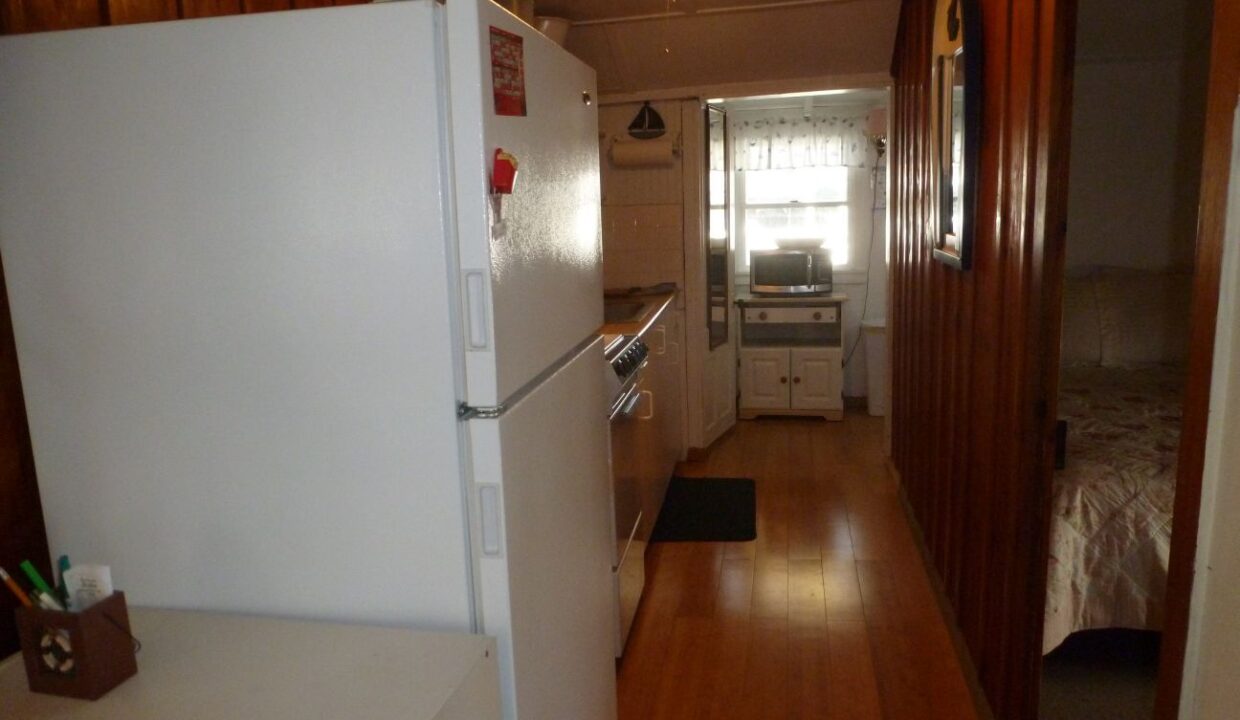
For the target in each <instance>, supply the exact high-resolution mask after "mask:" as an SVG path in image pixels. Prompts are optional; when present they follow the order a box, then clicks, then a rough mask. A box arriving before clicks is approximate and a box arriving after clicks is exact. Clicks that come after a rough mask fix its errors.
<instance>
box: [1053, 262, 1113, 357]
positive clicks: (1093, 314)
mask: <svg viewBox="0 0 1240 720" xmlns="http://www.w3.org/2000/svg"><path fill="white" fill-rule="evenodd" d="M1099 324H1100V320H1099V318H1098V296H1097V294H1096V293H1095V291H1094V279H1093V278H1092V277H1090V276H1085V277H1076V278H1074V277H1068V278H1065V279H1064V283H1063V326H1062V329H1061V331H1060V333H1061V334H1060V339H1059V362H1060V364H1062V365H1097V364H1099V363H1101V362H1102V334H1101V331H1100V330H1099Z"/></svg>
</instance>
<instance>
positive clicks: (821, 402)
mask: <svg viewBox="0 0 1240 720" xmlns="http://www.w3.org/2000/svg"><path fill="white" fill-rule="evenodd" d="M789 354H790V355H791V365H792V368H791V370H792V398H791V407H793V408H798V409H803V410H843V409H844V393H843V390H844V388H843V380H844V372H843V369H844V355H843V352H842V351H840V350H839V349H837V348H830V349H827V350H819V349H806V348H793V349H792V350H790V351H789Z"/></svg>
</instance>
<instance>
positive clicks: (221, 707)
mask: <svg viewBox="0 0 1240 720" xmlns="http://www.w3.org/2000/svg"><path fill="white" fill-rule="evenodd" d="M130 625H131V629H132V630H133V634H134V636H135V637H137V638H138V639H139V640H141V641H142V651H141V652H140V653H138V674H137V675H136V676H134V677H132V678H129V679H128V680H126V681H125V682H124V683H122V684H121V685H119V686H118V687H116V688H115V689H113V690H112V691H111V692H109V693H108V694H107V695H105V696H103V697H102V698H100V699H99V700H97V701H94V702H91V701H88V700H74V699H70V698H61V697H55V696H51V695H39V694H35V693H32V692H30V691H29V690H28V689H27V686H26V671H25V667H24V665H23V664H22V659H21V654H20V653H19V654H17V655H14V656H12V657H10V658H8V659H7V660H5V661H3V662H0V718H5V720H8V719H9V718H14V719H20V720H33V719H36V718H38V719H42V718H65V719H68V718H73V719H75V720H77V719H95V718H98V719H99V720H104V719H107V720H121V719H123V720H147V719H148V718H149V719H150V720H215V719H216V718H220V719H223V718H228V719H229V720H246V719H248V718H263V719H264V720H267V719H273V720H282V719H284V718H288V719H289V720H293V719H296V720H311V719H319V718H321V719H322V720H328V719H331V720H343V719H345V718H400V719H401V720H430V719H431V718H434V717H435V716H436V715H437V714H438V713H439V712H440V710H441V709H442V708H443V707H444V705H445V703H446V702H448V700H449V698H450V697H451V696H452V693H453V691H454V690H455V689H456V688H457V687H458V686H459V685H460V684H461V683H462V681H463V680H464V679H465V678H466V677H467V676H468V675H469V673H470V671H471V669H472V668H474V667H475V666H476V665H477V664H478V662H479V660H480V659H483V658H487V660H488V662H494V661H495V649H494V648H495V643H494V640H492V639H491V638H487V637H483V636H480V635H466V634H447V633H427V632H418V631H414V630H409V629H404V628H384V627H375V626H369V625H344V624H337V623H317V622H300V621H290V620H277V619H272V618H260V617H250V616H240V615H221V614H214V613H198V612H184V611H172V610H149V609H142V608H131V609H130ZM496 692H497V693H498V688H496ZM496 702H497V703H498V696H497V698H496ZM496 713H498V708H497V709H496Z"/></svg>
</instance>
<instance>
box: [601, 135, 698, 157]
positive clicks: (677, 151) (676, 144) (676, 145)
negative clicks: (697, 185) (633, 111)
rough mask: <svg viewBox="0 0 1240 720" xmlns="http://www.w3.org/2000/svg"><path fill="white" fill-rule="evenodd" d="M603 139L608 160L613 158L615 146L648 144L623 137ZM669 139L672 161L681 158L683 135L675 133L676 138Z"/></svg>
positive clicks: (613, 136)
mask: <svg viewBox="0 0 1240 720" xmlns="http://www.w3.org/2000/svg"><path fill="white" fill-rule="evenodd" d="M604 137H605V138H606V147H607V153H606V154H607V157H609V158H610V157H613V155H612V150H613V149H614V148H615V147H616V146H617V145H632V146H640V145H643V144H646V143H647V142H649V141H647V140H636V139H629V138H626V137H623V136H621V135H610V136H607V135H605V136H604ZM669 139H670V140H671V143H672V158H673V159H675V158H680V157H682V156H683V155H684V148H683V145H684V135H683V133H676V136H675V137H674V138H669ZM613 162H614V160H613Z"/></svg>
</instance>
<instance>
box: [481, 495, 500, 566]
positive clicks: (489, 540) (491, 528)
mask: <svg viewBox="0 0 1240 720" xmlns="http://www.w3.org/2000/svg"><path fill="white" fill-rule="evenodd" d="M499 503H500V499H499V486H498V485H479V486H478V509H479V512H478V514H479V516H480V520H481V524H482V554H483V555H485V556H487V557H502V556H503V554H504V553H503V547H502V545H501V540H500V537H501V535H500V507H499Z"/></svg>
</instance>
